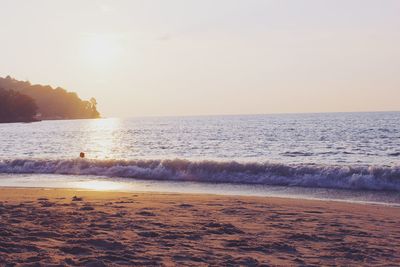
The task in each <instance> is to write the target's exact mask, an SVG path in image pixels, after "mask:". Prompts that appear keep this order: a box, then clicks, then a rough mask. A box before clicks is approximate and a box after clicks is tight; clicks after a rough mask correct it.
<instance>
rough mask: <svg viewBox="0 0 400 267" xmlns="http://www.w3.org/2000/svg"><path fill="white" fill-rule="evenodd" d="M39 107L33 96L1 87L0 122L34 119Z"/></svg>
mask: <svg viewBox="0 0 400 267" xmlns="http://www.w3.org/2000/svg"><path fill="white" fill-rule="evenodd" d="M37 109H38V107H37V106H36V103H35V101H34V100H33V99H32V98H31V97H29V96H27V95H23V94H21V93H18V92H16V91H13V90H5V89H2V88H0V123H4V122H30V121H34V120H35V116H36V112H37Z"/></svg>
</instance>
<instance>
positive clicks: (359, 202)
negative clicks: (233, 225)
mask: <svg viewBox="0 0 400 267" xmlns="http://www.w3.org/2000/svg"><path fill="white" fill-rule="evenodd" d="M3 189H11V190H44V191H46V190H58V191H74V192H97V193H116V194H117V193H118V194H135V193H136V194H156V195H157V194H159V195H164V194H166V195H186V196H189V197H190V196H194V195H199V196H210V197H238V198H241V197H245V198H261V199H283V200H290V201H317V202H328V203H330V202H333V203H345V204H351V205H372V206H382V207H393V208H400V203H386V202H375V201H364V200H349V199H336V198H318V197H312V196H310V197H308V196H290V195H288V196H280V195H265V196H262V195H245V194H235V193H225V194H222V193H205V192H180V191H162V190H160V191H145V190H135V191H133V190H123V189H110V190H103V189H90V188H75V187H50V186H4V185H0V192H1V190H3ZM0 199H1V197H0Z"/></svg>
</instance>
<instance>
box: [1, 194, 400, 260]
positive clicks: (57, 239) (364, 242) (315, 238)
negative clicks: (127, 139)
mask: <svg viewBox="0 0 400 267" xmlns="http://www.w3.org/2000/svg"><path fill="white" fill-rule="evenodd" d="M74 196H76V197H77V198H75V199H74V198H73V197H74ZM0 215H1V218H2V222H3V224H2V226H0V227H1V233H2V234H1V235H0V262H3V263H30V264H35V263H39V264H64V265H69V266H80V265H88V264H97V265H93V266H103V265H101V264H104V265H107V266H108V265H110V264H111V266H112V264H116V265H118V264H120V265H132V264H136V265H146V264H147V265H155V266H158V265H200V266H204V265H208V264H211V265H229V264H233V265H234V264H239V265H240V264H242V265H247V266H252V265H258V264H272V265H283V266H287V265H360V264H362V265H365V264H367V265H385V264H386V265H390V264H395V263H398V262H399V261H400V257H399V256H397V255H399V252H400V245H399V244H398V242H396V240H399V239H400V231H398V229H397V228H398V227H397V223H398V221H399V220H400V208H398V207H391V206H383V205H373V204H355V203H345V202H336V201H321V200H301V201H298V200H296V199H289V198H278V197H256V196H222V195H206V194H179V193H155V192H111V191H95V190H92V191H85V190H81V189H79V190H77V189H47V188H46V189H45V188H29V189H28V188H11V187H10V188H4V187H2V188H0Z"/></svg>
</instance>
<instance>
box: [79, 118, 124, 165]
mask: <svg viewBox="0 0 400 267" xmlns="http://www.w3.org/2000/svg"><path fill="white" fill-rule="evenodd" d="M84 128H85V129H84V132H86V133H87V135H86V136H85V138H86V140H85V141H84V142H82V144H83V147H82V150H83V151H84V152H86V153H87V154H89V155H96V157H97V158H99V159H110V158H112V157H113V155H114V154H115V153H116V152H117V151H118V150H119V149H120V146H121V140H119V137H120V135H119V132H121V119H117V118H113V119H101V120H89V121H88V123H87V124H85V126H84Z"/></svg>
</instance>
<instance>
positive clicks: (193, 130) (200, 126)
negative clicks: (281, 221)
mask: <svg viewBox="0 0 400 267" xmlns="http://www.w3.org/2000/svg"><path fill="white" fill-rule="evenodd" d="M80 152H84V153H85V158H84V159H82V158H80V157H79V154H80ZM0 186H3V187H6V186H12V187H44V188H74V189H82V190H114V191H152V192H169V193H170V192H177V193H204V194H221V195H251V196H273V197H290V198H298V199H323V200H330V201H331V200H333V201H346V202H359V203H375V204H384V205H400V112H371V113H367V112H364V113H315V114H274V115H229V116H228V115H225V116H192V117H190V116H188V117H142V118H129V119H118V118H107V119H95V120H58V121H56V120H54V121H41V122H35V123H10V124H0Z"/></svg>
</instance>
